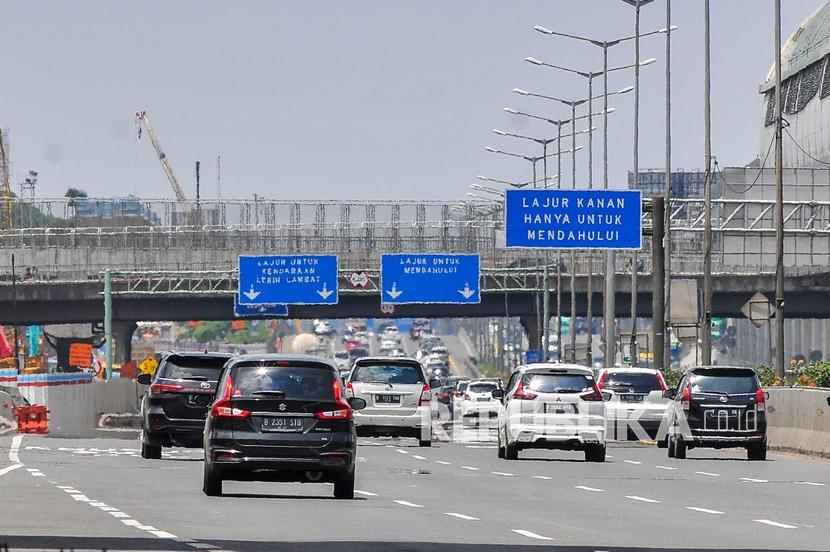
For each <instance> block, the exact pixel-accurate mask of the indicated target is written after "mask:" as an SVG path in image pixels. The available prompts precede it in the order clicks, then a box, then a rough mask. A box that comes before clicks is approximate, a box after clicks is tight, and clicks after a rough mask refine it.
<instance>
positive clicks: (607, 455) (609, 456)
mask: <svg viewBox="0 0 830 552" xmlns="http://www.w3.org/2000/svg"><path fill="white" fill-rule="evenodd" d="M605 457H606V458H614V457H613V456H611V455H610V454H606V455H605Z"/></svg>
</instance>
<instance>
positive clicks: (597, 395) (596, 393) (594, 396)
mask: <svg viewBox="0 0 830 552" xmlns="http://www.w3.org/2000/svg"><path fill="white" fill-rule="evenodd" d="M579 398H580V399H582V400H583V401H602V393H601V392H600V390H599V388H598V387H593V388H591V392H590V393H586V394H585V395H580V396H579Z"/></svg>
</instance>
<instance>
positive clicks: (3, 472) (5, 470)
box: [0, 464, 23, 476]
mask: <svg viewBox="0 0 830 552" xmlns="http://www.w3.org/2000/svg"><path fill="white" fill-rule="evenodd" d="M22 467H23V464H12V465H11V466H6V467H5V468H3V469H0V476H3V475H6V474H7V473H10V472H13V471H14V470H16V469H18V468H22Z"/></svg>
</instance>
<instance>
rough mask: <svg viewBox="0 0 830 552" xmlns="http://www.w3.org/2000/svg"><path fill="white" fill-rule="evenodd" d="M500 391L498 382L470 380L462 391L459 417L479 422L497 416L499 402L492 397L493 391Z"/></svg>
mask: <svg viewBox="0 0 830 552" xmlns="http://www.w3.org/2000/svg"><path fill="white" fill-rule="evenodd" d="M496 389H501V386H500V385H499V382H498V380H493V379H479V380H472V381H470V382H469V384H468V385H467V387H466V389H465V390H464V395H463V397H462V399H461V416H462V417H463V418H465V419H472V421H474V422H480V421H481V420H482V419H485V420H487V419H489V418H491V417H497V416H498V415H499V406H500V404H499V400H498V399H496V398H495V397H493V391H495V390H496Z"/></svg>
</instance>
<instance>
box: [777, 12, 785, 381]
mask: <svg viewBox="0 0 830 552" xmlns="http://www.w3.org/2000/svg"><path fill="white" fill-rule="evenodd" d="M781 99H782V98H781V0H775V360H776V366H775V374H776V375H777V376H778V377H779V378H781V379H782V380H783V379H784V172H783V170H784V157H783V151H782V138H783V136H782V135H781V132H782V122H783V121H782V113H781V107H782V106H781Z"/></svg>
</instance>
